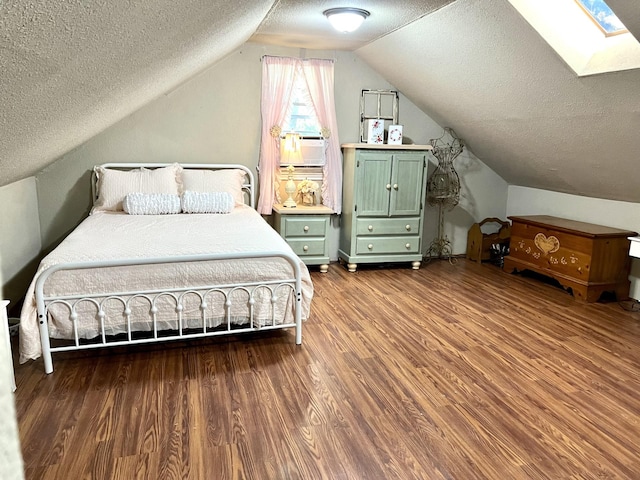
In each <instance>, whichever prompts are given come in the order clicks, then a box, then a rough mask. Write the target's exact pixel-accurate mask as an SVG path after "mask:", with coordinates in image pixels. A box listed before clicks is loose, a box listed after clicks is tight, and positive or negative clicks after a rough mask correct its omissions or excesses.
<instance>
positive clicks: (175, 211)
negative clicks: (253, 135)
mask: <svg viewBox="0 0 640 480" xmlns="http://www.w3.org/2000/svg"><path fill="white" fill-rule="evenodd" d="M92 186H93V192H94V204H93V208H92V210H91V214H90V215H89V217H87V218H86V219H85V220H83V221H82V222H81V223H80V225H78V227H77V228H76V229H74V230H73V231H72V232H71V233H70V234H69V235H68V236H67V237H66V238H65V239H64V240H63V241H62V242H61V243H60V245H58V246H57V247H56V248H55V249H54V250H53V251H52V252H51V253H50V254H49V255H47V256H46V257H45V258H43V259H42V261H41V263H40V266H39V268H38V271H37V273H36V275H35V277H34V279H33V281H32V283H31V285H30V287H29V290H28V292H27V295H26V298H25V302H24V305H23V308H22V313H21V318H20V362H21V363H24V362H26V361H29V360H35V359H37V358H39V357H40V356H42V358H43V360H44V368H45V372H46V373H52V372H53V360H52V354H53V353H55V352H60V351H69V350H80V349H91V348H99V347H110V346H122V345H135V344H140V343H150V342H161V341H169V340H185V339H189V338H198V337H206V336H216V335H229V334H242V333H247V332H255V331H260V330H271V329H280V328H294V329H295V342H296V344H301V343H302V321H303V320H305V319H306V318H308V316H309V310H310V305H311V299H312V296H313V285H312V282H311V278H310V276H309V272H308V270H307V268H306V266H305V265H304V263H303V262H302V261H301V260H300V259H299V258H298V257H297V256H296V255H295V254H294V253H293V251H292V250H291V248H290V247H289V246H288V245H287V243H286V242H285V241H284V240H283V239H282V238H281V237H280V236H279V235H278V234H277V233H276V232H275V230H273V229H272V228H271V226H270V225H269V224H268V223H267V222H266V221H265V220H264V219H263V218H262V217H261V216H260V215H259V214H258V213H257V212H256V210H255V209H254V208H253V207H254V202H255V197H254V190H253V187H254V183H253V175H252V173H251V171H250V170H249V169H247V168H246V167H244V166H241V165H202V164H182V165H179V164H144V165H140V164H105V165H101V166H97V167H95V168H94V175H93V179H92ZM185 212H188V213H185Z"/></svg>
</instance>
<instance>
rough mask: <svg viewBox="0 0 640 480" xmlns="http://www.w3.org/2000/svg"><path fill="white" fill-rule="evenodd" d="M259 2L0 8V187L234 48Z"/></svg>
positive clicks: (160, 0)
mask: <svg viewBox="0 0 640 480" xmlns="http://www.w3.org/2000/svg"><path fill="white" fill-rule="evenodd" d="M272 4H273V2H272V1H270V0H269V1H267V0H231V1H218V2H212V1H211V0H180V1H177V2H176V1H175V0H154V1H152V2H149V1H147V2H131V1H130V0H94V1H86V0H56V1H51V0H31V1H26V0H8V1H3V2H0V98H1V99H2V107H1V108H0V171H1V172H2V174H1V175H2V176H1V177H0V185H5V184H7V183H10V182H12V181H15V180H18V179H21V178H25V177H27V176H29V175H32V174H34V173H35V172H37V171H39V170H40V169H42V168H43V167H44V166H46V165H47V164H49V163H50V162H51V161H53V160H55V159H56V158H57V157H59V156H61V155H62V154H64V153H66V152H68V151H69V150H71V149H73V148H75V147H77V146H78V145H80V144H81V143H82V142H83V141H85V140H87V139H88V138H91V137H92V136H93V135H95V134H97V133H99V132H100V131H102V130H104V129H105V128H107V127H108V126H110V125H112V124H113V123H115V122H116V121H118V120H120V119H122V118H123V117H125V116H127V115H128V114H130V113H132V112H134V111H135V110H137V109H138V108H140V107H141V106H142V105H144V104H145V103H148V102H149V101H150V100H152V99H154V98H156V97H158V96H159V95H161V94H163V93H165V92H167V91H168V90H170V89H172V88H174V87H175V86H176V85H178V84H180V83H181V82H183V81H185V80H186V79H188V78H189V77H191V76H193V75H194V74H195V73H197V72H198V71H200V70H202V69H203V68H205V67H206V66H208V65H210V64H211V63H213V62H215V61H216V60H218V59H220V58H222V57H223V56H224V55H226V54H227V53H229V52H230V51H232V50H233V49H235V48H237V47H238V46H240V45H242V44H243V43H244V42H245V41H246V40H247V39H248V38H249V37H250V36H251V35H252V34H253V33H254V32H255V30H256V28H257V27H258V25H260V22H261V21H262V20H263V18H264V17H265V15H266V14H267V13H268V11H269V9H270V8H271V7H272Z"/></svg>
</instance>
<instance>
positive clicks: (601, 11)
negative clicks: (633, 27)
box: [576, 0, 627, 36]
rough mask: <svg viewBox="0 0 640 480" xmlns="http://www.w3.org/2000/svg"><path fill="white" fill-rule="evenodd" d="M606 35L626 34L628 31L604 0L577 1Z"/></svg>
mask: <svg viewBox="0 0 640 480" xmlns="http://www.w3.org/2000/svg"><path fill="white" fill-rule="evenodd" d="M576 2H578V5H580V6H581V7H582V8H583V9H584V11H585V12H586V13H587V14H588V15H589V17H591V19H592V20H593V21H594V22H596V25H598V26H599V27H600V28H601V29H602V31H603V32H604V34H605V35H607V36H609V35H618V34H620V33H626V32H627V29H626V27H625V26H624V25H623V24H622V22H621V21H620V19H619V18H618V17H617V16H616V14H615V13H613V10H611V8H609V5H607V4H606V3H605V2H604V0H576Z"/></svg>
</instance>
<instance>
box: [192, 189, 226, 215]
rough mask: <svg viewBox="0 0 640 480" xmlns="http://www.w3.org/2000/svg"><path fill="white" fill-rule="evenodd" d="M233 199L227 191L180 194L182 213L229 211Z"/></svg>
mask: <svg viewBox="0 0 640 480" xmlns="http://www.w3.org/2000/svg"><path fill="white" fill-rule="evenodd" d="M233 207H235V201H234V199H233V197H232V196H231V194H230V193H229V192H192V191H190V190H187V191H186V192H184V193H183V194H182V211H183V212H184V213H231V210H233Z"/></svg>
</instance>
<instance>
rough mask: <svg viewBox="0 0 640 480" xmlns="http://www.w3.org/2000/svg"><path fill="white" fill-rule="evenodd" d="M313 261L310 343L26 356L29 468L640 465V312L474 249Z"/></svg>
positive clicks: (275, 337) (91, 473)
mask: <svg viewBox="0 0 640 480" xmlns="http://www.w3.org/2000/svg"><path fill="white" fill-rule="evenodd" d="M312 277H313V281H314V286H315V297H314V300H313V305H312V318H311V319H310V320H309V321H307V322H306V324H305V327H304V333H303V338H304V340H303V345H302V346H296V345H295V344H294V341H293V331H287V332H283V331H281V332H272V333H269V332H265V334H259V335H252V336H251V337H232V338H227V339H214V340H210V339H209V340H199V341H197V342H193V344H191V345H186V344H182V343H174V344H165V345H162V346H143V347H141V348H138V349H136V350H135V351H134V350H133V349H130V350H128V349H126V348H122V349H118V350H115V351H110V352H107V351H92V352H89V353H74V354H58V355H56V356H54V366H55V369H56V370H55V372H54V373H53V375H50V376H46V375H44V373H43V370H42V364H41V362H32V363H29V364H25V365H20V366H17V368H16V379H17V383H18V391H17V392H16V404H17V405H16V407H17V411H18V420H19V427H20V433H21V442H22V448H23V456H24V462H25V473H26V478H27V479H41V478H63V479H79V478H95V479H133V478H150V479H173V478H193V479H216V480H217V479H236V478H237V479H242V478H246V479H392V478H397V479H411V478H416V479H473V480H477V479H500V478H504V479H569V478H571V479H613V478H617V479H637V478H640V442H639V439H640V313H638V312H629V311H627V310H624V309H623V308H621V305H620V304H618V303H615V302H613V303H595V304H582V303H579V302H576V301H574V300H573V299H572V297H571V296H570V295H569V294H567V293H566V292H564V291H563V290H561V289H559V288H556V287H554V286H551V285H549V284H547V283H544V282H541V281H539V280H536V279H531V278H524V277H521V276H516V275H508V274H505V273H503V272H502V271H500V270H499V269H498V268H497V267H494V266H491V265H487V264H484V265H478V264H475V263H473V262H467V261H465V260H463V259H462V260H459V261H458V263H457V264H456V265H450V264H449V263H448V262H446V261H434V262H431V263H428V264H426V265H423V267H422V268H421V269H420V270H419V271H412V270H410V269H408V268H407V267H406V266H404V265H403V266H402V268H390V267H387V268H375V267H369V268H367V267H362V268H359V270H358V272H356V273H355V274H350V273H348V272H347V271H346V269H345V268H344V267H342V266H340V265H331V267H330V268H329V272H328V273H327V274H320V273H319V272H317V271H314V272H313V273H312Z"/></svg>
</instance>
